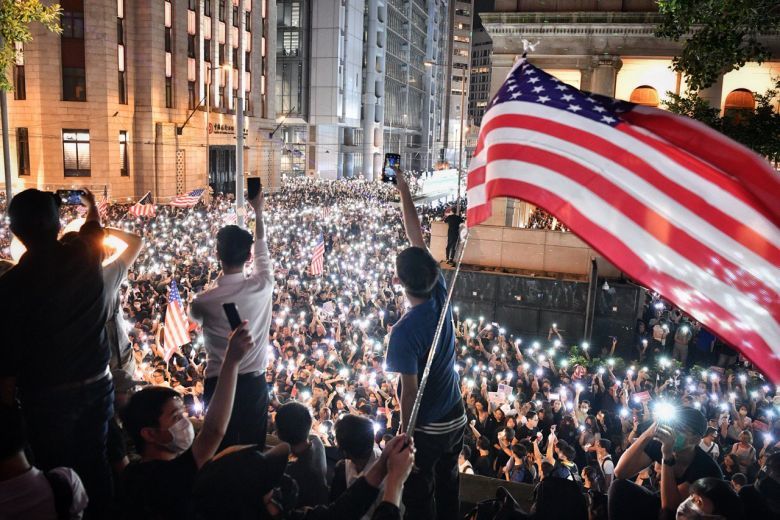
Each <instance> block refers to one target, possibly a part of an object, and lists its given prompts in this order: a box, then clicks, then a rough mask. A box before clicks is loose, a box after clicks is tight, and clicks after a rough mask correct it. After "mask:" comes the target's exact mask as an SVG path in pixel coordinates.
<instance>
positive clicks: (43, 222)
mask: <svg viewBox="0 0 780 520" xmlns="http://www.w3.org/2000/svg"><path fill="white" fill-rule="evenodd" d="M8 217H9V218H10V219H11V231H13V233H14V235H16V236H18V237H19V240H21V241H22V242H23V243H25V244H27V243H28V241H29V240H31V239H32V240H36V239H39V238H41V237H46V235H48V238H50V239H52V240H56V239H57V233H59V231H60V199H59V198H57V196H56V195H55V194H54V193H51V192H48V191H40V190H36V189H34V188H30V189H28V190H24V191H23V192H21V193H19V194H18V195H16V196H15V197H14V198H13V199H11V203H10V204H9V205H8Z"/></svg>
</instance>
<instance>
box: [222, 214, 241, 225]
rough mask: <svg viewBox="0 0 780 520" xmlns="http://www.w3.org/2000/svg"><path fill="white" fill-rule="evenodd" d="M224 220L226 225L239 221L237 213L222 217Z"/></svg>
mask: <svg viewBox="0 0 780 520" xmlns="http://www.w3.org/2000/svg"><path fill="white" fill-rule="evenodd" d="M222 222H224V223H225V225H226V226H229V225H233V226H235V225H236V223H237V222H238V217H237V215H236V214H235V213H228V214H227V215H225V217H224V218H223V219H222Z"/></svg>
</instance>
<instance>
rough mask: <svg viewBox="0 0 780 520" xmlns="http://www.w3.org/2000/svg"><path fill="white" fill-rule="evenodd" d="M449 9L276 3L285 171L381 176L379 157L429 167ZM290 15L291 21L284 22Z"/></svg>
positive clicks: (399, 3)
mask: <svg viewBox="0 0 780 520" xmlns="http://www.w3.org/2000/svg"><path fill="white" fill-rule="evenodd" d="M447 5H448V4H447V1H446V0H343V1H342V0H317V1H316V2H313V1H311V0H277V10H278V12H279V17H278V18H277V39H278V41H279V44H278V45H277V60H278V61H277V63H278V66H277V86H276V95H277V99H278V109H277V113H276V116H277V119H278V121H279V122H280V125H281V128H280V130H279V133H280V134H281V136H282V137H283V138H284V144H283V146H282V171H283V172H284V173H287V174H304V173H305V174H307V175H312V176H315V175H317V176H322V177H325V178H334V179H335V178H351V177H356V176H359V175H362V176H364V177H366V178H369V179H373V178H375V177H376V176H378V175H379V172H380V169H381V165H382V158H383V154H384V153H386V152H392V153H399V154H401V156H402V166H403V167H404V168H406V169H423V168H428V167H430V165H431V163H432V162H433V161H434V160H435V159H436V157H437V156H438V151H437V149H436V148H437V146H441V139H439V138H437V137H436V136H438V135H440V134H441V130H442V128H441V119H442V117H441V114H442V104H443V84H444V81H443V80H444V74H443V72H442V71H441V70H438V69H437V68H436V67H427V66H426V62H435V61H437V60H440V59H441V56H440V54H441V51H440V49H441V48H443V47H444V41H445V40H446V38H447V31H446V15H447ZM288 13H289V16H288Z"/></svg>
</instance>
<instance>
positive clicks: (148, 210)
mask: <svg viewBox="0 0 780 520" xmlns="http://www.w3.org/2000/svg"><path fill="white" fill-rule="evenodd" d="M127 213H128V214H130V215H133V216H134V217H153V216H155V215H156V214H157V210H156V208H155V206H154V204H140V203H138V204H133V205H132V206H130V209H128V210H127Z"/></svg>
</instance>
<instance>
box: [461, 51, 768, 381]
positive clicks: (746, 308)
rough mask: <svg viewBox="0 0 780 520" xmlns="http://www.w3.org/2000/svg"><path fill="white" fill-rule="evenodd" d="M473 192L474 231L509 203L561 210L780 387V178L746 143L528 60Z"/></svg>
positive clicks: (579, 230) (506, 93)
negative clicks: (502, 201)
mask: <svg viewBox="0 0 780 520" xmlns="http://www.w3.org/2000/svg"><path fill="white" fill-rule="evenodd" d="M467 194H468V225H469V226H474V225H476V224H479V223H480V222H482V221H484V220H485V219H486V218H488V217H489V216H490V214H491V206H492V200H493V199H495V198H497V197H512V198H517V199H523V200H526V201H528V202H531V203H533V204H536V205H538V206H540V207H542V208H543V209H545V210H546V211H549V212H550V213H552V214H553V215H555V216H556V217H557V218H559V219H560V220H561V221H563V222H564V223H565V224H566V226H567V227H568V228H570V229H571V230H572V231H573V232H574V233H576V234H577V235H578V236H580V237H581V238H582V239H583V240H585V241H586V242H588V243H589V244H590V245H591V246H592V247H593V248H594V249H596V250H598V251H599V252H601V253H602V254H603V255H604V256H605V257H606V258H607V259H608V260H610V261H611V262H612V263H613V264H615V266H616V267H618V268H619V269H620V270H621V271H623V272H625V273H626V274H628V275H629V276H630V277H631V278H633V279H634V280H637V281H638V282H640V283H642V284H643V285H646V286H648V287H651V288H653V289H654V290H656V291H658V292H660V293H661V294H663V295H664V296H665V297H666V298H668V299H669V300H671V301H672V302H673V303H674V304H675V305H676V306H678V307H680V308H682V309H683V310H684V311H685V312H686V313H688V314H690V315H691V316H692V317H693V318H694V319H695V320H697V321H699V322H701V323H702V324H703V325H705V326H706V327H707V328H708V329H710V330H712V331H713V332H715V333H716V334H717V335H718V336H720V337H721V338H723V339H724V340H726V341H727V342H728V343H730V344H731V345H733V346H734V347H736V348H737V349H738V350H739V351H741V352H742V353H743V354H744V355H745V356H746V357H747V358H748V359H750V360H751V361H752V362H754V363H755V364H756V365H758V366H759V367H761V369H762V370H764V371H765V373H766V374H767V375H768V376H770V377H771V378H772V379H773V380H774V381H775V382H780V362H778V360H780V271H779V270H778V267H777V266H778V265H780V228H779V227H778V223H780V203H779V202H780V176H778V175H777V173H776V172H775V171H774V170H773V169H772V167H771V166H770V164H769V163H768V162H767V161H766V160H764V159H763V158H762V157H759V156H758V155H756V154H755V153H753V152H751V151H750V150H748V149H747V148H745V147H744V146H742V145H740V144H738V143H736V142H734V141H732V140H730V139H728V138H727V137H725V136H724V135H722V134H720V133H718V132H716V131H715V130H712V129H711V128H709V127H707V126H705V125H704V124H702V123H699V122H697V121H694V120H692V119H689V118H686V117H682V116H678V115H675V114H672V113H670V112H667V111H665V110H660V109H657V108H651V107H645V106H639V105H636V104H633V103H628V102H625V101H619V100H616V99H612V98H608V97H604V96H599V95H594V94H588V93H587V92H581V91H579V90H577V89H576V88H573V87H571V86H568V85H566V84H564V83H562V82H561V81H559V80H557V79H556V78H554V77H552V76H550V75H549V74H547V73H546V72H544V71H542V70H540V69H537V68H536V67H534V66H533V65H531V64H530V63H528V62H527V61H526V60H525V59H522V60H519V61H518V62H517V64H516V65H515V66H514V67H513V69H512V70H511V72H510V73H509V75H508V77H507V79H506V81H505V82H504V84H503V85H502V87H501V88H500V89H499V90H498V93H497V94H496V96H495V98H494V99H493V101H492V103H491V105H490V108H489V109H488V111H487V112H486V114H485V116H484V118H483V120H482V125H481V128H480V132H479V138H478V140H477V146H476V149H475V153H474V158H473V159H472V161H471V164H470V165H469V174H468V191H467Z"/></svg>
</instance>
